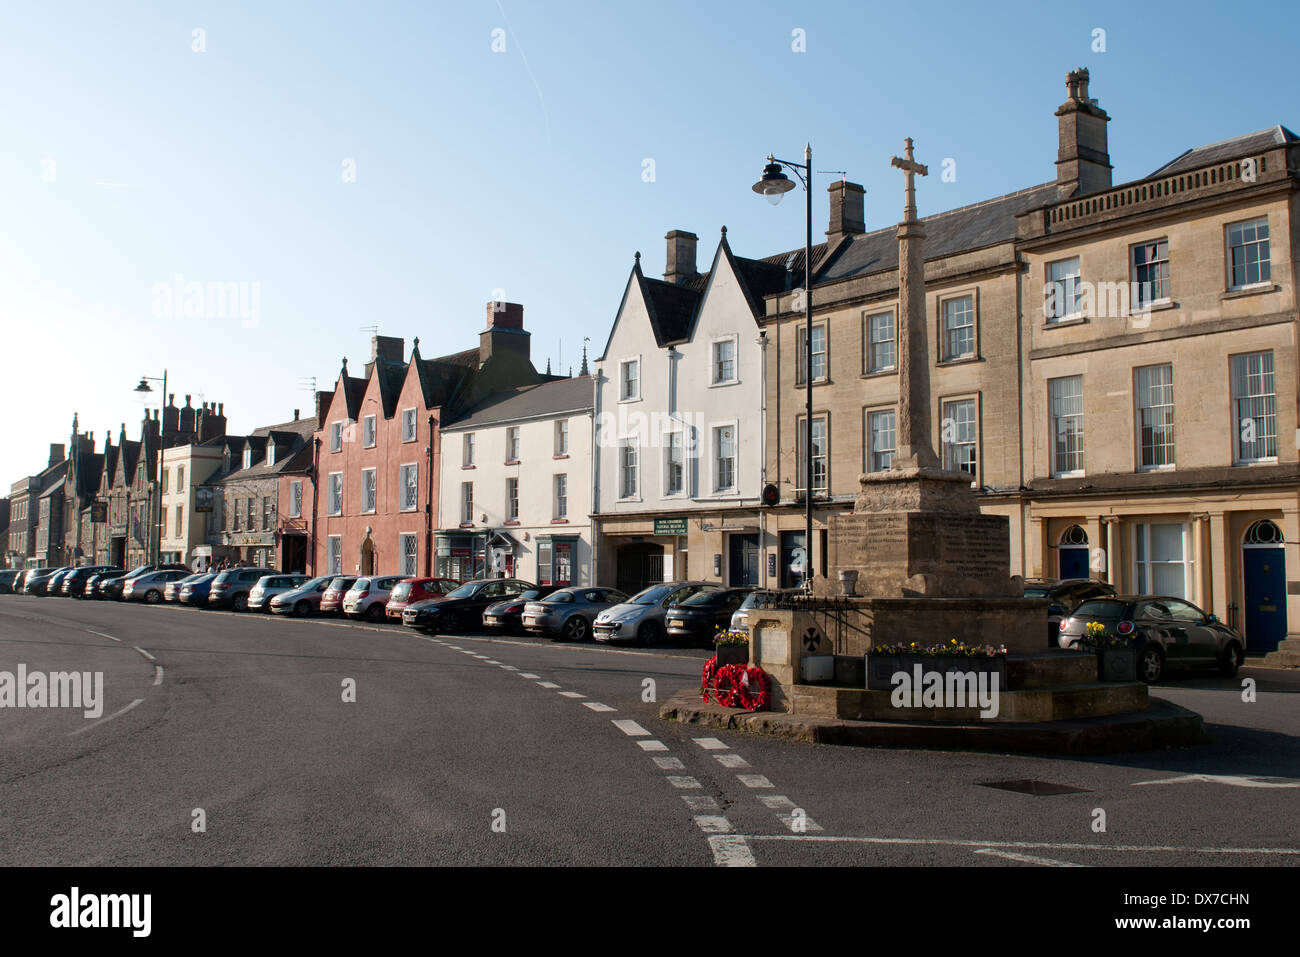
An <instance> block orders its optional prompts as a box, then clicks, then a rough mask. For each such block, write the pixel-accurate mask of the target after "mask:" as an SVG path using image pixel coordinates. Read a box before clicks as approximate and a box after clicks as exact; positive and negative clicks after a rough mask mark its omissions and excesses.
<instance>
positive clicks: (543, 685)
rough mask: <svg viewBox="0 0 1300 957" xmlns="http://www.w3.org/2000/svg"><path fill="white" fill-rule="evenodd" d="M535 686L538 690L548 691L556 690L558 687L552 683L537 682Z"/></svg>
mask: <svg viewBox="0 0 1300 957" xmlns="http://www.w3.org/2000/svg"><path fill="white" fill-rule="evenodd" d="M537 685H538V687H540V688H546V689H548V690H550V691H554V690H555V689H556V688H558V687H559V685H557V684H556V683H555V682H554V681H539V682H537Z"/></svg>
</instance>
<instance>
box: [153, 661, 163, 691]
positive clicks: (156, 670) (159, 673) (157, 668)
mask: <svg viewBox="0 0 1300 957" xmlns="http://www.w3.org/2000/svg"><path fill="white" fill-rule="evenodd" d="M162 679H163V669H162V665H154V666H153V686H154V687H155V688H157V687H158V686H159V685H160V684H162Z"/></svg>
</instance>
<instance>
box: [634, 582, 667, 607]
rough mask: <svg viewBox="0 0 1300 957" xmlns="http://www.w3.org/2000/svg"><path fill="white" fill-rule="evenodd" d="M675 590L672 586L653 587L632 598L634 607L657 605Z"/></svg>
mask: <svg viewBox="0 0 1300 957" xmlns="http://www.w3.org/2000/svg"><path fill="white" fill-rule="evenodd" d="M672 590H673V586H672V585H651V586H650V587H649V588H647V589H645V590H644V591H639V592H637V593H636V594H635V595H633V596H632V598H631V604H633V605H655V604H658V603H659V601H660V600H661V599H662V598H663V597H664V596H665V595H667V594H668V593H669V592H670V591H672Z"/></svg>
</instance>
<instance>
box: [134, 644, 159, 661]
mask: <svg viewBox="0 0 1300 957" xmlns="http://www.w3.org/2000/svg"><path fill="white" fill-rule="evenodd" d="M131 647H132V648H134V649H135V650H136V651H138V652H140V654H142V655H144V656H145V657H146V658H148V659H149V660H150V661H157V660H158V659H157V658H155V657H154V656H153V655H151V654H149V652H147V651H145V650H144V649H143V648H141V647H140V646H139V645H132V646H131Z"/></svg>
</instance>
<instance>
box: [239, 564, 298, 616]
mask: <svg viewBox="0 0 1300 957" xmlns="http://www.w3.org/2000/svg"><path fill="white" fill-rule="evenodd" d="M306 580H307V576H306V575H301V574H298V573H297V572H294V573H291V574H288V575H283V574H281V575H264V576H263V577H261V578H259V579H258V581H257V584H256V585H254V586H253V587H252V589H251V590H250V591H249V593H248V610H249V611H261V612H266V613H268V614H269V613H270V611H271V599H272V598H274V597H276V596H277V595H283V594H284V593H285V592H290V591H294V590H296V589H297V588H299V587H300V586H301V585H302V583H303V582H305V581H306Z"/></svg>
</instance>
